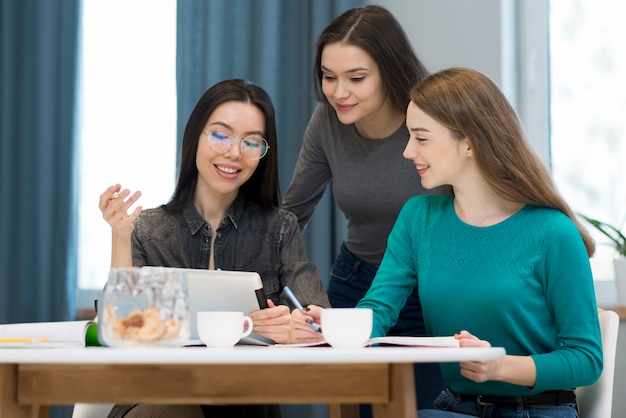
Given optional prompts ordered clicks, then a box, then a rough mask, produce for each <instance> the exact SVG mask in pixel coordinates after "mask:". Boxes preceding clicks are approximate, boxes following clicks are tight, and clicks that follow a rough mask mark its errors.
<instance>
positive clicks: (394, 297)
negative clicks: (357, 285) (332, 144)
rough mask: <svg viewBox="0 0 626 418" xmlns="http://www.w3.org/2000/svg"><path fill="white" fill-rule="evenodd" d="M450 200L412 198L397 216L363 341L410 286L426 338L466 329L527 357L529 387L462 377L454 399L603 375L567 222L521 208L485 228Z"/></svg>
mask: <svg viewBox="0 0 626 418" xmlns="http://www.w3.org/2000/svg"><path fill="white" fill-rule="evenodd" d="M453 201H454V198H453V196H417V197H414V198H412V199H410V200H409V201H408V202H407V203H406V204H405V206H404V207H403V209H402V211H401V212H400V214H399V216H398V219H397V220H396V224H395V226H394V228H393V230H392V232H391V234H390V235H389V239H388V243H387V251H386V252H385V256H384V258H383V261H382V264H381V266H380V269H379V270H378V273H377V275H376V278H375V279H374V282H373V284H372V287H371V288H370V290H369V292H368V293H367V295H366V296H365V298H364V299H363V300H361V302H360V303H359V304H358V306H359V307H368V308H372V309H373V310H374V330H373V333H372V336H381V335H385V333H386V331H387V330H388V329H389V328H390V327H391V326H392V325H393V324H394V323H395V321H396V318H397V315H398V312H399V311H400V309H401V307H402V306H403V305H404V301H405V300H406V297H407V296H408V295H409V293H410V291H411V289H412V288H413V287H414V286H418V289H419V295H420V299H421V302H422V307H423V310H424V319H425V323H426V328H427V330H428V332H429V334H430V335H433V336H441V335H453V334H454V333H457V332H459V331H461V330H467V331H468V332H470V333H472V334H473V335H475V336H477V337H478V338H480V339H482V340H486V341H489V342H490V343H491V345H492V346H494V347H496V346H497V347H504V348H505V349H506V351H507V354H511V355H528V356H531V357H532V358H533V360H534V361H535V365H536V368H537V382H536V385H535V386H534V387H531V388H529V387H523V386H518V385H513V384H509V383H502V382H495V381H489V382H485V383H474V382H472V381H470V380H469V379H466V378H464V377H462V376H461V375H460V373H459V365H458V363H442V364H441V368H442V372H443V376H444V378H445V380H446V382H447V383H448V385H449V386H450V388H451V389H452V390H453V391H454V392H457V393H463V394H483V395H484V394H493V395H529V394H535V393H539V392H542V391H545V390H552V389H569V388H574V387H577V386H585V385H589V384H591V383H593V382H595V380H596V379H597V378H598V377H599V376H600V373H601V371H602V343H601V339H600V327H599V324H598V315H597V308H596V302H595V295H594V289H593V281H592V275H591V269H590V265H589V258H588V255H587V252H586V249H585V246H584V244H583V241H582V239H581V237H580V234H579V233H578V230H577V229H576V227H575V225H574V224H573V222H572V221H571V220H570V219H569V218H568V217H567V216H565V215H564V214H563V213H561V212H560V211H557V210H554V209H547V208H542V207H537V206H531V205H527V206H526V207H525V208H524V209H522V210H521V211H519V212H518V213H516V214H514V215H513V216H511V217H510V218H508V219H506V220H505V221H502V222H500V223H498V224H496V225H493V226H489V227H475V226H471V225H468V224H465V223H463V222H462V221H461V220H460V219H459V218H458V217H457V216H456V213H455V211H454V206H453Z"/></svg>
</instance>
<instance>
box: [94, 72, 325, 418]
mask: <svg viewBox="0 0 626 418" xmlns="http://www.w3.org/2000/svg"><path fill="white" fill-rule="evenodd" d="M276 148H277V147H276V126H275V119H274V108H273V105H272V103H271V100H270V98H269V96H268V95H267V93H266V92H265V91H264V90H263V89H261V88H260V87H257V86H255V85H252V84H249V83H247V82H245V81H243V80H226V81H223V82H221V83H218V84H216V85H214V86H213V87H211V88H210V89H209V90H207V91H206V92H205V94H204V95H203V96H202V97H201V98H200V100H199V101H198V103H197V104H196V106H195V108H194V109H193V111H192V113H191V115H190V117H189V120H188V121H187V125H186V127H185V132H184V135H183V144H182V154H181V164H180V168H179V174H178V182H177V185H176V190H175V192H174V195H173V197H172V199H171V200H170V201H169V202H168V203H167V204H165V205H163V206H161V207H159V208H156V209H149V210H145V211H142V208H141V206H138V207H137V208H136V209H135V210H134V211H133V212H132V213H130V215H127V211H128V210H129V209H130V208H131V206H132V205H133V204H134V203H135V202H137V199H138V198H139V197H140V195H141V193H140V192H135V193H134V194H132V195H131V194H130V191H129V190H127V189H125V190H122V189H121V186H120V185H119V184H117V185H115V186H111V187H109V188H108V189H107V190H106V191H105V192H104V193H103V194H102V195H101V196H100V203H99V206H100V210H101V211H102V214H103V217H104V219H105V220H106V221H107V222H108V223H109V224H110V225H111V229H112V237H113V246H112V255H111V256H112V260H111V265H112V267H126V266H144V265H152V266H166V267H186V268H196V269H197V268H208V269H223V270H248V271H256V272H258V273H259V274H260V276H261V279H262V281H263V287H264V289H265V292H266V294H267V297H268V305H269V306H270V307H269V308H268V309H262V310H259V311H256V312H252V313H250V317H251V318H252V320H253V322H254V331H255V332H256V333H258V334H261V335H264V336H266V337H269V338H272V339H274V340H275V341H277V342H280V343H289V342H308V341H311V338H317V339H321V335H319V334H317V335H316V334H315V333H313V332H303V331H300V330H298V329H296V328H295V327H292V320H291V313H290V309H289V307H287V306H285V305H281V304H280V303H279V297H280V295H281V293H282V290H283V288H284V286H286V285H287V286H289V287H290V288H291V290H292V291H293V292H294V293H295V294H296V295H297V297H298V299H299V300H300V301H301V302H302V303H303V304H305V305H308V304H318V303H319V304H321V305H323V306H327V307H328V306H329V302H328V298H327V296H326V293H325V291H324V288H323V287H322V284H321V281H320V278H319V274H318V271H317V268H316V266H315V264H314V263H312V262H310V261H309V260H308V259H307V255H306V250H305V247H304V241H303V240H302V235H301V233H300V229H299V227H298V223H297V219H296V217H295V216H294V215H293V214H292V213H290V212H288V211H286V210H284V209H281V208H279V204H280V190H279V184H278V167H277V154H276ZM154 416H176V417H194V418H195V417H203V416H206V417H211V418H213V417H215V418H226V417H227V418H231V417H233V418H234V417H237V418H239V417H241V418H247V417H251V418H252V417H254V418H257V417H261V418H263V417H268V418H269V417H271V418H275V417H279V416H280V411H279V409H278V406H276V405H269V406H268V405H255V406H245V405H244V406H212V405H208V406H202V407H200V406H193V405H191V406H167V405H116V407H114V409H113V410H112V411H111V414H110V415H109V417H112V418H113V417H114V418H120V417H127V418H130V417H133V418H136V417H154Z"/></svg>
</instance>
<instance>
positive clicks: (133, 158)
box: [78, 0, 177, 307]
mask: <svg viewBox="0 0 626 418" xmlns="http://www.w3.org/2000/svg"><path fill="white" fill-rule="evenodd" d="M82 7H83V20H82V54H81V67H80V71H81V78H82V79H81V88H80V95H79V103H80V109H81V110H80V112H81V114H80V116H79V120H80V122H79V147H78V149H79V175H78V179H79V185H78V187H79V196H78V198H79V227H78V251H79V256H78V263H79V264H78V287H79V289H82V290H84V289H102V287H103V286H104V284H105V282H106V279H107V275H108V271H109V266H110V254H111V249H110V247H111V233H110V228H109V226H108V224H107V223H106V222H105V221H104V220H103V219H102V215H101V213H100V211H99V209H98V199H99V196H100V194H101V193H102V192H103V191H104V190H105V189H106V188H107V187H108V186H110V185H112V184H116V183H120V184H121V185H122V187H123V188H128V189H130V190H131V191H135V190H141V191H142V193H143V196H142V197H141V199H140V204H141V205H142V206H143V207H144V208H148V207H154V206H158V205H160V204H162V203H165V202H166V201H167V200H169V198H170V196H171V193H172V192H173V190H174V183H175V170H176V166H175V165H176V141H177V139H176V78H175V77H176V2H174V1H171V0H134V1H131V2H129V1H126V0H107V1H84V2H83V5H82ZM84 300H86V302H85V301H83V298H81V297H80V291H79V300H78V306H79V307H81V306H82V307H84V306H90V305H89V304H90V303H91V301H92V300H93V297H88V296H86V297H85V299H84Z"/></svg>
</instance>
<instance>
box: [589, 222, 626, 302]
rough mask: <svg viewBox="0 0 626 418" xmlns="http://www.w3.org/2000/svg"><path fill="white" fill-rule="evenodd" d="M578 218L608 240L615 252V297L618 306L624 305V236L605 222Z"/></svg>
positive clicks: (625, 296) (625, 290) (625, 283)
mask: <svg viewBox="0 0 626 418" xmlns="http://www.w3.org/2000/svg"><path fill="white" fill-rule="evenodd" d="M579 216H580V217H581V218H583V219H584V220H585V221H587V222H588V223H589V224H590V225H591V226H593V227H594V228H595V229H597V230H598V231H599V232H600V233H601V234H602V235H604V236H605V237H606V238H608V239H609V241H610V242H609V245H611V246H612V247H613V248H614V249H615V251H616V252H617V258H615V260H613V267H614V268H615V284H616V285H617V297H618V301H619V303H620V305H626V236H624V234H623V233H622V232H621V231H620V230H619V228H616V227H614V226H613V225H610V224H608V223H606V222H602V221H599V220H597V219H594V218H590V217H588V216H585V215H582V214H579Z"/></svg>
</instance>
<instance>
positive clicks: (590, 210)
mask: <svg viewBox="0 0 626 418" xmlns="http://www.w3.org/2000/svg"><path fill="white" fill-rule="evenodd" d="M625 13H626V4H625V3H620V2H614V1H611V0H575V1H574V0H572V1H559V0H555V1H551V2H550V67H551V68H550V72H551V77H550V78H551V80H550V83H551V106H550V107H551V109H550V111H551V129H552V135H551V146H552V172H553V176H554V179H555V181H556V183H557V185H558V187H559V189H560V191H561V192H562V193H563V195H564V196H565V198H566V199H567V200H568V202H569V203H570V204H571V206H572V207H573V209H574V210H575V211H577V212H579V213H583V214H585V215H587V216H591V217H593V218H597V219H600V220H602V221H605V222H608V223H610V224H612V225H616V226H620V225H625V224H624V220H625V219H626V218H625V217H626V193H624V187H625V186H626V169H624V162H625V161H626V117H625V115H626V83H625V82H624V78H625V77H626V54H624V52H623V45H622V43H623V42H622V41H623V40H624V39H626V26H624V24H623V18H622V17H623V16H624V14H625ZM590 231H591V232H592V233H593V234H594V238H595V239H596V244H597V253H596V256H594V257H593V258H592V259H591V262H592V268H593V270H594V278H595V279H600V280H602V279H612V278H613V276H614V272H613V264H612V259H613V257H614V256H615V253H614V250H613V249H612V247H609V246H606V245H603V243H606V242H607V240H606V239H605V238H603V236H602V235H600V234H599V233H596V231H595V230H593V229H591V228H590Z"/></svg>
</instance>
